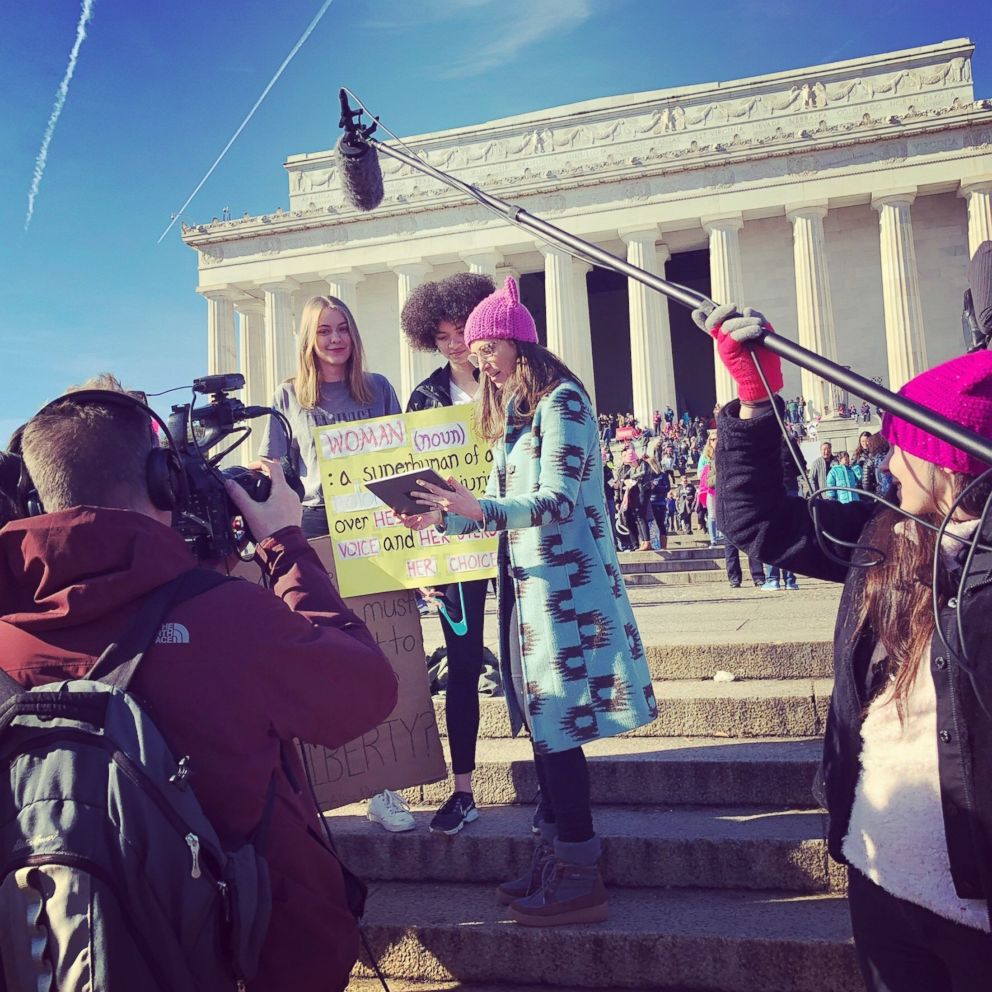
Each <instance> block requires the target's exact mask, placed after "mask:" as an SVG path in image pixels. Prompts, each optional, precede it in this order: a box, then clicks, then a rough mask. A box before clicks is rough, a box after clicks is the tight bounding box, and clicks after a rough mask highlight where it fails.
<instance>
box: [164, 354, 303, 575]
mask: <svg viewBox="0 0 992 992" xmlns="http://www.w3.org/2000/svg"><path fill="white" fill-rule="evenodd" d="M244 384H245V379H244V376H243V375H241V374H240V373H227V374H224V375H209V376H204V377H202V378H200V379H195V380H194V381H193V392H194V393H197V394H200V395H202V396H209V402H207V403H206V404H204V405H202V406H196V405H195V404H196V398H195V397H194V399H193V402H192V403H185V404H181V405H177V406H173V408H172V412H171V413H170V414H169V418H168V428H169V433H170V434H171V435H172V441H173V447H174V450H175V452H176V454H177V456H178V458H179V462H180V464H181V466H182V470H183V474H184V475H185V478H186V487H187V489H186V498H185V500H184V505H183V507H182V508H181V509H180V510H179V511H178V512H177V513H176V518H175V523H174V524H173V526H174V527H175V528H176V530H178V531H179V533H180V534H182V536H183V538H184V539H185V541H186V544H187V546H188V547H189V549H190V550H191V551H192V552H193V554H194V555H196V557H197V558H199V559H200V560H207V559H214V558H226V557H227V556H228V555H230V554H231V553H233V552H239V551H240V550H241V549H242V548H243V547H244V546H245V544H246V543H247V542H250V541H252V540H253V538H252V535H251V533H250V532H249V531H248V530H247V528H244V529H236V528H235V526H234V524H233V523H232V521H233V520H234V518H235V517H236V516H237V515H238V509H237V507H235V505H234V504H233V503H232V502H231V499H230V497H229V496H228V495H227V491H226V490H225V488H224V480H225V479H233V480H234V481H235V482H236V483H237V484H238V485H239V486H241V487H242V488H243V489H244V490H245V491H246V492H247V493H248V495H249V496H251V498H252V499H254V500H255V501H256V502H259V503H264V502H265V500H266V499H268V497H269V491H270V489H271V482H270V480H269V477H268V476H267V475H265V474H264V473H262V472H259V471H257V470H254V469H247V468H244V467H243V466H240V465H236V466H230V467H228V468H224V469H220V468H219V467H218V466H219V464H220V461H221V459H223V458H224V457H225V456H226V455H228V454H230V452H232V451H233V450H234V449H235V448H237V447H238V446H239V445H240V444H242V443H243V442H244V441H245V440H246V439H247V437H248V435H249V434H250V433H251V428H249V427H247V426H246V425H245V421H248V420H254V419H255V418H257V417H265V416H268V417H273V418H275V419H276V420H277V421H278V422H279V424H280V426H281V428H282V430H283V431H284V432H285V434H286V450H287V451H289V450H290V440H291V437H290V435H291V431H290V427H289V424H288V422H287V421H286V418H285V416H284V415H283V414H282V413H280V412H279V411H278V410H275V409H273V408H271V407H267V406H245V405H244V403H242V402H241V400H239V399H236V398H234V397H232V396H229V395H228V393H230V392H233V391H235V390H238V389H242V388H243V387H244ZM232 435H240V436H239V437H237V438H236V439H235V440H234V442H233V443H231V444H227V445H226V446H225V447H223V448H221V450H219V451H214V449H217V448H218V447H219V446H220V445H221V444H222V442H224V441H225V440H226V439H229V438H231V437H232ZM211 452H214V453H212V454H211ZM280 462H281V465H282V470H283V474H284V475H285V476H286V481H287V482H288V483H289V485H290V487H291V488H292V489H293V490H294V491H295V492H296V494H297V495H298V496H299V497H300V499H302V498H303V484H302V483H301V482H300V478H299V475H298V474H297V472H296V470H295V468H294V467H293V466H292V464H291V463H290V461H289V459H288V458H282V459H280Z"/></svg>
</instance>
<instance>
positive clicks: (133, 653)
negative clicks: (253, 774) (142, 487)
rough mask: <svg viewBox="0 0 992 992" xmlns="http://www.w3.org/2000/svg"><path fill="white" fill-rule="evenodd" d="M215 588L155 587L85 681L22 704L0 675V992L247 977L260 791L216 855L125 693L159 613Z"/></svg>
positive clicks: (111, 988) (189, 795)
mask: <svg viewBox="0 0 992 992" xmlns="http://www.w3.org/2000/svg"><path fill="white" fill-rule="evenodd" d="M226 581H230V580H229V579H227V578H226V577H225V576H221V575H219V574H217V573H215V572H208V571H205V570H202V569H192V570H190V571H189V572H186V573H185V574H183V575H180V576H179V577H178V578H176V579H174V580H173V581H171V582H168V583H166V584H165V585H163V586H160V587H159V588H158V589H156V590H155V591H154V592H152V593H151V594H150V595H149V596H148V597H147V599H146V600H145V601H144V603H143V604H142V605H141V607H140V609H139V611H138V615H137V618H136V620H135V622H134V623H133V625H132V626H131V629H130V630H129V631H128V632H127V634H126V635H125V636H124V637H123V638H122V639H121V642H120V643H119V644H112V645H111V646H110V647H109V648H107V650H106V651H104V653H103V654H102V655H101V657H100V658H99V660H98V661H97V662H96V664H95V665H94V666H93V668H92V669H91V670H90V671H89V672H88V673H87V677H86V678H82V679H72V680H68V681H64V682H56V683H51V684H49V685H44V686H37V687H35V688H34V689H31V690H26V689H24V688H23V687H22V686H20V685H18V684H17V683H16V682H14V681H13V679H11V678H10V677H9V676H8V675H6V673H3V672H2V671H0V755H2V757H3V760H4V761H5V763H6V764H7V765H8V768H9V776H8V777H7V778H6V779H4V780H3V781H2V784H0V852H2V855H0V857H2V858H3V864H2V866H0V962H2V967H0V990H6V992H15V990H16V992H28V990H30V992H39V990H44V992H47V990H49V989H51V990H56V989H57V990H60V992H70V990H71V992H77V990H78V992H82V990H84V989H85V990H86V992H146V990H151V992H154V990H161V992H205V990H209V992H214V990H222V989H226V990H231V992H234V990H235V989H241V988H244V982H245V980H246V979H249V978H251V977H252V976H253V975H254V974H255V971H256V970H257V966H258V956H259V950H260V948H261V944H262V941H263V939H264V936H265V932H266V929H267V927H268V921H269V913H270V909H271V898H270V891H269V877H268V866H267V865H266V862H265V860H264V858H263V857H262V856H261V851H260V848H262V847H264V841H265V837H264V835H265V833H266V832H267V828H268V820H269V817H270V814H271V809H272V803H273V798H274V788H275V780H274V779H273V781H272V782H271V783H270V786H269V794H268V798H267V800H266V804H265V812H264V813H263V816H262V821H261V823H260V824H259V826H258V827H257V828H256V830H255V832H254V834H253V836H252V837H249V838H245V841H244V843H243V844H242V845H241V846H239V847H237V848H236V849H234V850H231V849H224V848H223V847H222V846H221V843H220V841H219V839H218V837H217V833H216V831H215V830H214V828H213V827H212V826H211V824H210V822H209V821H208V820H207V818H206V816H205V815H204V813H203V810H202V809H201V807H200V804H199V802H198V801H197V798H196V796H195V794H194V790H193V789H192V788H191V785H190V783H189V781H188V778H189V776H190V772H191V769H190V766H189V759H188V757H182V756H180V757H179V760H178V761H177V760H176V758H175V757H174V756H173V754H172V753H171V752H170V750H169V747H168V746H167V744H166V742H165V740H164V739H163V737H162V735H161V734H160V733H159V731H158V729H157V728H156V727H155V725H154V724H153V722H152V720H151V719H150V718H149V716H148V714H147V713H146V712H145V711H144V709H143V708H142V706H141V704H140V702H139V701H138V700H137V699H136V698H135V697H134V696H133V695H132V694H131V693H130V692H129V691H128V686H129V685H130V683H131V680H132V678H133V677H134V674H135V672H136V670H137V668H138V665H139V664H140V662H141V659H142V657H143V655H144V653H145V651H146V650H147V649H148V648H149V647H150V646H151V644H152V643H153V642H154V641H155V638H156V635H157V634H158V631H159V627H160V625H161V622H162V620H163V618H164V617H165V616H166V614H167V612H168V611H169V609H170V608H171V607H172V606H174V605H175V604H176V603H178V602H180V601H182V600H184V599H188V598H190V597H191V596H195V595H198V594H199V593H201V592H205V591H206V590H208V589H211V588H213V587H214V586H215V585H217V584H219V583H221V582H226ZM190 691H191V692H195V691H196V687H195V686H191V687H190Z"/></svg>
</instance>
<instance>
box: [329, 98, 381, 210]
mask: <svg viewBox="0 0 992 992" xmlns="http://www.w3.org/2000/svg"><path fill="white" fill-rule="evenodd" d="M338 98H339V99H340V101H341V120H340V121H339V122H338V127H340V128H343V129H344V134H342V135H341V137H340V138H339V139H338V143H337V145H336V147H335V149H334V150H335V152H336V153H337V157H338V162H339V164H340V166H341V192H342V193H343V194H344V198H345V200H347V201H348V203H350V204H351V205H352V206H353V207H354V208H355V209H356V210H361V211H362V212H363V213H368V212H369V211H370V210H375V208H376V207H378V206H379V204H380V203H382V198H383V196H384V191H383V188H382V168H381V167H380V165H379V155H378V153H377V152H376V150H375V149H374V148H373V147H372V146H371V145H370V144H369V143H368V141H367V140H366V139H367V138H368V137H369V135H371V134H372V132H373V131H374V130H375V123H373V124H372V126H371V127H369V128H363V127H362V126H361V125H360V124H359V123H358V119H359V118H360V117H361V114H362V112H361V110H352V109H351V107H349V106H348V95H347V93H345V91H344V90H340V91H339V93H338Z"/></svg>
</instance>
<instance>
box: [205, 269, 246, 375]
mask: <svg viewBox="0 0 992 992" xmlns="http://www.w3.org/2000/svg"><path fill="white" fill-rule="evenodd" d="M200 294H201V295H202V296H203V297H204V298H205V299H206V301H207V374H208V375H217V374H219V373H223V372H236V371H237V370H238V356H237V341H236V338H235V328H234V300H235V298H236V297H237V295H238V294H237V293H235V292H233V291H232V290H228V289H210V290H201V291H200Z"/></svg>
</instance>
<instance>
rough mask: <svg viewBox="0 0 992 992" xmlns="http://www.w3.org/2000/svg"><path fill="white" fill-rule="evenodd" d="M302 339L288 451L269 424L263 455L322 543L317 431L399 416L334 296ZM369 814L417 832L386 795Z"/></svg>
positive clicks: (283, 403)
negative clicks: (293, 484)
mask: <svg viewBox="0 0 992 992" xmlns="http://www.w3.org/2000/svg"><path fill="white" fill-rule="evenodd" d="M298 337H299V342H300V344H299V352H298V362H297V366H296V376H295V378H293V379H287V380H286V381H285V382H283V383H281V384H280V385H279V386H278V387H277V389H276V393H275V396H273V397H272V406H274V407H275V408H276V409H277V410H281V411H282V412H283V413H284V414H285V415H286V419H287V420H288V421H289V426H290V429H291V431H292V436H291V442H290V450H289V451H287V450H286V440H285V437H284V436H283V432H282V431H281V430H280V429H279V428H278V427H276V428H275V429H273V425H272V424H271V423H270V425H269V429H268V433H267V435H266V437H265V440H264V441H263V442H262V451H261V453H262V454H263V455H265V456H267V457H269V458H280V457H282V456H283V455H288V456H289V459H290V461H291V462H292V463H293V464H294V465H295V466H296V468H297V471H298V472H299V474H300V479H301V480H302V482H303V488H304V495H303V524H302V526H303V533H304V534H305V535H306V536H307V537H308V538H311V537H322V536H323V535H324V534H326V533H327V513H326V511H325V509H324V494H323V492H322V490H321V486H320V466H319V465H318V463H317V446H316V444H315V443H314V440H313V432H314V428H316V427H323V426H325V425H327V424H336V423H339V422H340V421H357V420H370V419H372V418H373V417H385V416H388V415H389V414H391V413H400V412H402V411H401V409H400V404H399V400H398V399H397V398H396V391H395V390H394V389H393V387H392V386H391V385H390V384H389V380H388V379H386V377H385V376H382V375H379V374H378V373H377V372H366V371H365V349H364V348H363V347H362V337H361V335H360V334H359V333H358V325H357V324H356V323H355V318H354V317H353V316H352V313H351V311H350V310H349V309H348V307H347V306H346V305H345V304H344V303H343V302H342V301H341V300H339V299H338V298H337V297H336V296H311V297H310V299H309V300H307V301H306V303H304V304H303V313H302V314H301V315H300V329H299V334H298ZM367 815H368V818H369V819H370V820H372V821H373V822H374V823H379V824H381V825H382V826H383V827H384V828H385V829H386V830H389V831H390V832H393V833H397V832H400V831H403V830H412V829H413V828H414V826H415V823H414V819H413V816H412V814H411V813H410V810H409V808H408V807H407V805H406V803H405V802H404V801H403V799H402V798H401V797H400V796H398V795H397V794H396V793H395V792H392V791H391V790H389V789H387V790H386V791H385V792H381V793H380V794H379V795H377V796H373V797H372V799H370V800H369V805H368V812H367Z"/></svg>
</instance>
